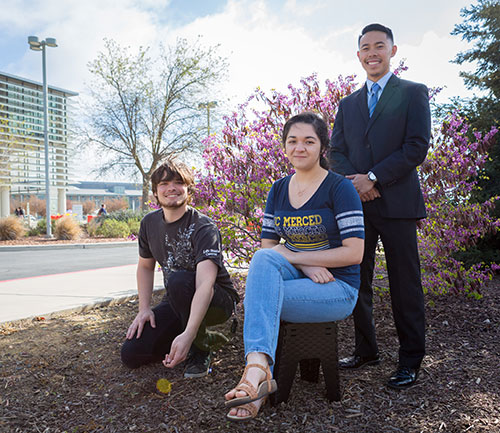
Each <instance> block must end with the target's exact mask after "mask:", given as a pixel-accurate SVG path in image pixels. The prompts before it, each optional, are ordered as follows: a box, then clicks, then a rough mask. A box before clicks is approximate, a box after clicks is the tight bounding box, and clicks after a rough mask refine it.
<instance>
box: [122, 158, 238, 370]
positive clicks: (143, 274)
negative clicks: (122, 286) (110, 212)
mask: <svg viewBox="0 0 500 433" xmlns="http://www.w3.org/2000/svg"><path fill="white" fill-rule="evenodd" d="M151 183H152V189H153V195H154V196H155V198H156V201H157V202H158V204H159V205H160V206H161V208H160V209H159V210H157V211H155V212H151V213H149V214H148V215H146V216H145V217H144V218H143V220H142V221H141V228H140V233H139V263H138V265H137V289H138V293H139V312H138V313H137V316H136V317H135V319H134V321H133V322H132V324H131V325H130V327H129V328H128V331H127V339H126V340H125V343H124V344H123V346H122V351H121V358H122V361H123V363H124V364H125V365H127V366H128V367H130V368H137V367H139V366H141V365H144V364H147V363H150V362H155V361H161V360H163V364H164V365H165V367H168V368H173V367H175V366H176V365H178V364H179V363H181V362H182V361H184V360H186V359H187V363H186V368H185V372H184V377H202V376H205V375H206V374H207V373H208V371H209V367H210V348H211V347H213V346H218V345H220V344H221V343H222V344H223V343H224V342H226V341H227V339H226V338H225V337H224V336H223V335H222V334H219V333H216V332H210V331H207V329H206V326H207V325H208V326H211V325H216V324H220V323H223V322H225V321H226V320H227V319H228V318H229V317H230V316H231V314H232V311H233V309H234V306H235V305H236V303H237V302H238V301H239V298H238V294H237V293H236V291H235V290H234V288H233V285H232V283H231V279H230V277H229V274H228V272H227V270H226V268H225V267H224V264H223V258H222V250H221V240H220V233H219V230H218V229H217V227H216V225H215V224H214V222H213V221H212V220H211V219H210V218H208V217H207V216H205V215H203V214H202V213H200V212H198V211H197V210H196V209H194V208H192V207H190V206H188V203H189V200H190V197H191V194H192V192H193V187H194V179H193V174H192V172H191V171H190V170H189V169H188V168H187V167H186V166H185V165H184V164H182V163H178V162H172V161H168V162H166V163H164V164H162V165H161V166H160V167H158V168H157V169H156V170H155V171H154V173H153V175H152V176H151ZM156 262H158V263H159V264H160V266H161V268H162V271H163V279H164V284H165V288H166V294H165V296H164V298H163V299H162V301H161V302H160V304H159V305H158V306H156V307H155V308H153V309H152V308H151V297H152V293H153V280H154V271H155V263H156Z"/></svg>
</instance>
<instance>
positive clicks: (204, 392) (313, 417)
mask: <svg viewBox="0 0 500 433" xmlns="http://www.w3.org/2000/svg"><path fill="white" fill-rule="evenodd" d="M240 290H242V289H241V287H240ZM482 293H483V295H484V296H483V298H482V299H481V300H473V299H467V298H464V297H456V296H447V297H435V296H430V295H429V296H427V297H426V301H427V322H428V330H427V342H428V355H427V356H426V358H425V360H424V362H423V366H422V369H421V374H420V378H419V380H418V384H417V385H416V386H414V387H413V388H411V389H408V390H405V391H395V390H391V389H389V388H387V387H386V386H385V381H386V379H387V377H388V376H389V374H390V373H391V372H392V370H393V369H394V367H395V365H396V362H397V349H396V348H397V338H396V334H395V331H394V326H393V321H392V313H391V309H390V304H389V299H388V297H387V296H383V297H379V296H376V299H375V311H376V324H377V332H378V338H379V344H380V349H381V355H382V357H383V362H382V363H381V364H380V365H379V366H376V367H370V368H366V369H363V370H360V371H357V372H350V371H340V379H341V389H342V400H341V401H340V402H334V403H329V402H328V401H327V400H326V398H325V396H324V384H323V382H322V378H320V383H319V384H314V383H309V382H304V381H301V380H300V379H299V378H298V376H297V378H296V380H295V382H294V385H293V387H292V392H291V397H290V399H289V400H288V402H287V403H281V404H280V405H279V406H277V407H270V406H269V405H266V406H265V407H264V409H263V410H262V411H261V413H260V415H259V417H258V418H257V419H255V420H252V421H250V422H248V423H244V424H243V423H242V424H234V423H230V422H228V421H227V420H226V418H225V414H226V412H227V410H226V409H225V408H224V406H223V394H224V392H226V391H227V390H229V389H230V388H231V387H233V386H234V385H235V384H236V383H237V382H238V380H239V377H240V374H241V372H242V369H243V344H242V326H241V325H240V326H239V328H238V330H237V332H236V334H234V335H233V336H232V337H231V341H230V343H229V344H227V345H226V346H225V347H223V348H222V349H220V350H219V351H218V352H217V353H216V355H215V359H214V362H213V369H212V372H211V374H210V375H209V376H208V377H206V378H202V379H191V380H186V379H184V378H183V377H182V369H181V368H177V369H174V370H173V371H172V370H167V369H165V368H164V367H163V366H162V365H161V364H156V365H150V366H147V367H142V368H140V369H137V370H129V369H127V368H125V367H124V366H122V365H121V363H120V358H119V353H120V346H121V343H122V341H123V338H124V335H125V330H126V328H127V327H128V325H129V323H130V322H131V321H132V319H133V317H134V316H135V314H136V311H137V303H136V301H129V302H126V303H124V304H120V305H114V306H107V307H100V308H95V309H93V310H90V311H88V312H85V313H74V314H70V315H67V316H61V317H55V318H51V319H43V318H37V320H33V321H31V320H30V321H28V320H25V321H19V322H15V323H7V324H3V325H0V335H1V337H0V432H2V433H11V432H22V433H27V432H45V433H57V432H72V433H77V432H78V433H80V432H166V433H174V432H175V433H180V432H216V431H217V432H220V431H222V432H228V431H231V432H345V433H348V432H353V433H359V432H363V433H371V432H373V433H379V432H383V433H387V432H432V433H436V432H471V433H472V432H488V433H490V432H500V374H499V371H500V369H499V367H500V326H499V325H500V320H499V316H500V315H499V312H500V279H499V278H498V277H497V278H496V279H495V280H494V281H493V282H492V283H490V284H489V285H488V286H487V287H485V288H484V289H483V291H482ZM159 296H161V295H160V294H157V295H155V300H156V301H158V299H159ZM239 316H240V319H241V318H242V317H241V316H242V312H241V309H240V311H239ZM240 323H241V321H240ZM219 329H220V330H222V331H225V332H226V333H227V334H229V330H228V327H226V326H224V327H220V328H219ZM352 334H353V332H352V319H348V320H345V321H344V322H342V323H340V325H339V350H340V355H341V356H343V355H348V354H350V352H351V350H352ZM160 378H166V379H168V380H169V381H170V382H171V384H172V389H171V392H170V393H169V394H162V393H160V392H159V391H158V390H157V389H156V383H157V381H158V379H160Z"/></svg>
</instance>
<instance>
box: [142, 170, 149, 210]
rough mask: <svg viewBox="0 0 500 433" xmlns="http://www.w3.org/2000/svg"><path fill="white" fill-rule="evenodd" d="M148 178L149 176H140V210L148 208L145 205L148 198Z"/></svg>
mask: <svg viewBox="0 0 500 433" xmlns="http://www.w3.org/2000/svg"><path fill="white" fill-rule="evenodd" d="M149 180H150V176H144V177H143V178H142V203H141V209H142V210H148V209H149V208H148V205H147V202H148V200H149Z"/></svg>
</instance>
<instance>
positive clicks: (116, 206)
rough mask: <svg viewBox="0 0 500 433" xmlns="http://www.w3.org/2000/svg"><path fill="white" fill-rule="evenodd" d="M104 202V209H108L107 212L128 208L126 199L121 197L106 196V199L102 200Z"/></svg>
mask: <svg viewBox="0 0 500 433" xmlns="http://www.w3.org/2000/svg"><path fill="white" fill-rule="evenodd" d="M104 204H105V205H106V210H107V211H108V213H111V212H114V211H117V210H121V209H127V208H128V201H127V199H126V198H123V197H122V198H107V199H106V200H104Z"/></svg>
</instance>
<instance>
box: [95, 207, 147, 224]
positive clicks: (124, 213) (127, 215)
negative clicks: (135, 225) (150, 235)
mask: <svg viewBox="0 0 500 433" xmlns="http://www.w3.org/2000/svg"><path fill="white" fill-rule="evenodd" d="M148 212H149V211H143V210H140V209H139V210H135V211H134V210H132V209H120V210H115V211H113V212H108V214H107V215H106V216H105V217H104V218H105V219H113V220H118V221H125V222H127V221H128V220H131V219H134V220H137V221H140V220H141V219H142V218H143V217H144V215H146V214H147V213H148Z"/></svg>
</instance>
